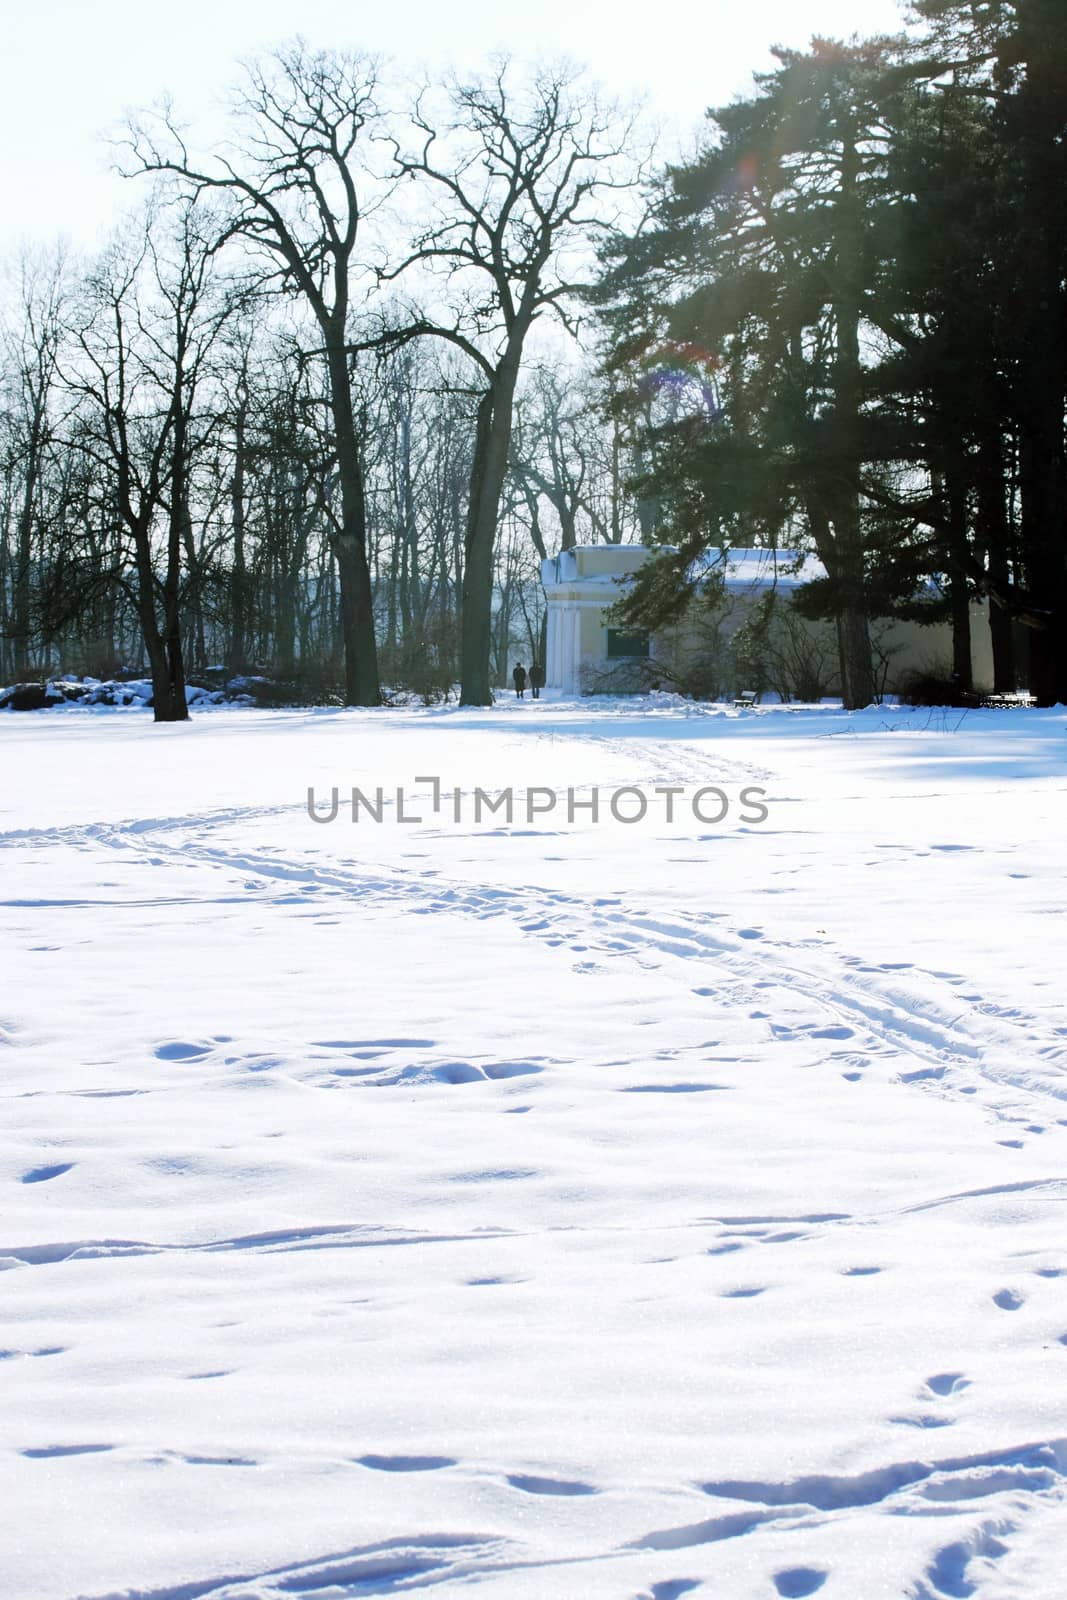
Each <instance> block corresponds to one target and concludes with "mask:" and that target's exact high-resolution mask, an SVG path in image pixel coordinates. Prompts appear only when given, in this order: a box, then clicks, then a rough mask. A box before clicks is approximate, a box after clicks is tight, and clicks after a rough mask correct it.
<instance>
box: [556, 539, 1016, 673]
mask: <svg viewBox="0 0 1067 1600" xmlns="http://www.w3.org/2000/svg"><path fill="white" fill-rule="evenodd" d="M651 554H652V551H651V550H650V549H649V548H648V547H647V546H646V545H639V544H598V545H578V546H577V547H576V548H574V549H572V550H564V551H562V552H561V553H560V554H559V555H558V556H554V557H551V558H550V559H549V560H547V561H543V562H542V563H541V582H542V584H543V586H544V591H545V597H546V601H547V607H548V617H547V645H546V651H545V674H546V687H547V688H549V689H555V690H556V691H558V692H559V693H561V694H565V695H572V694H581V693H582V692H583V691H588V690H589V689H590V687H593V686H596V684H597V680H598V678H604V677H607V678H610V675H611V672H612V670H613V669H614V668H616V667H619V666H621V665H623V664H624V663H626V662H630V663H631V664H637V663H640V662H641V661H648V662H652V663H654V662H655V661H656V660H657V658H659V659H663V660H664V661H665V662H666V660H667V658H668V656H669V655H670V654H671V653H672V652H675V651H676V650H677V647H678V644H679V640H680V637H684V636H685V634H686V628H685V625H684V624H683V625H682V626H681V627H680V628H674V629H672V630H669V631H668V632H664V633H663V634H658V633H656V634H652V635H651V636H649V635H645V634H638V633H634V632H632V631H628V630H626V629H622V628H619V627H617V626H615V625H613V624H611V623H610V622H609V621H608V618H607V612H608V611H609V609H610V607H611V606H612V605H613V604H614V603H615V601H616V600H618V599H619V598H620V595H621V593H623V592H624V591H625V587H626V584H627V580H628V579H629V578H631V577H632V576H633V574H634V573H635V572H637V571H638V569H639V568H640V567H641V566H643V564H644V563H645V561H646V560H647V559H648V557H649V556H650V555H651ZM707 564H708V568H709V570H711V569H713V568H715V569H718V568H720V566H721V558H720V552H718V551H714V550H712V551H709V552H708V557H707ZM824 575H825V574H824V569H823V567H822V564H821V563H820V562H819V561H817V560H815V559H814V558H812V557H806V558H803V559H800V558H798V557H797V555H796V554H795V553H794V552H791V551H782V550H778V551H775V550H757V549H752V550H732V551H731V552H730V554H729V559H728V561H727V562H726V564H725V568H724V569H723V570H722V577H723V582H724V586H725V590H726V597H727V603H728V608H727V615H726V619H725V632H726V634H727V636H729V635H730V634H732V633H734V632H736V630H737V629H738V628H739V627H740V626H741V625H742V623H743V621H744V619H745V615H746V612H747V610H748V607H749V606H750V605H751V604H752V603H753V602H754V601H756V600H758V599H760V598H762V597H763V596H765V595H766V594H767V593H768V592H769V591H770V590H772V589H773V590H775V591H776V592H777V593H779V594H780V595H781V596H783V597H786V598H791V597H792V595H793V593H794V592H795V591H796V590H797V589H798V588H799V587H800V586H801V585H802V584H804V583H808V582H810V581H811V580H812V579H813V578H818V577H822V576H824ZM797 623H798V625H799V627H800V628H802V629H806V630H809V631H810V634H811V637H812V639H813V640H814V639H815V637H816V635H817V633H818V631H819V630H820V629H821V630H822V633H823V637H825V632H826V624H820V623H808V622H805V621H802V620H801V619H800V618H799V616H798V618H797ZM972 624H973V625H972V629H971V633H972V657H973V670H974V682H975V687H976V688H987V687H989V686H990V685H991V684H992V680H993V667H992V653H991V647H990V643H989V629H988V626H987V624H986V615H985V607H984V605H981V604H978V603H976V604H975V606H974V608H973V616H972ZM877 635H878V647H879V650H880V651H882V652H883V653H884V654H885V656H886V659H887V661H888V662H889V667H888V669H887V670H888V676H887V680H886V688H887V689H888V690H889V691H890V692H893V691H894V689H895V687H896V684H897V683H898V681H899V680H900V679H901V678H902V677H903V675H904V674H905V673H907V672H910V671H915V670H920V669H921V670H926V669H929V668H931V667H933V666H934V665H935V664H940V665H942V666H945V665H946V664H947V663H950V662H951V659H952V632H951V628H950V626H949V624H948V623H947V622H939V623H933V624H931V625H929V626H925V627H923V626H920V625H919V624H918V623H912V622H902V621H898V620H897V619H892V620H889V619H886V620H884V621H882V622H880V623H878V624H877ZM689 644H690V648H693V644H692V641H689ZM649 677H654V672H650V673H649ZM746 687H748V686H747V685H742V684H738V685H737V688H738V689H739V690H740V689H743V688H746ZM828 692H831V693H832V692H833V689H832V688H831V689H830V690H829V691H828Z"/></svg>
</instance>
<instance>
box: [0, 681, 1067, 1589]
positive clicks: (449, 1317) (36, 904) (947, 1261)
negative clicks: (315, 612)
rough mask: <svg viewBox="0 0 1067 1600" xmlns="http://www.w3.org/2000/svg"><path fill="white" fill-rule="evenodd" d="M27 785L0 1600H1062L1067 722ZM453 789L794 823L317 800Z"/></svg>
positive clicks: (2, 1332)
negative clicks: (294, 1599)
mask: <svg viewBox="0 0 1067 1600" xmlns="http://www.w3.org/2000/svg"><path fill="white" fill-rule="evenodd" d="M0 763H2V775H3V782H2V786H0V843H2V845H3V850H2V853H0V872H2V877H0V903H2V906H0V929H2V964H0V1072H2V1078H0V1087H2V1093H3V1112H4V1115H3V1124H2V1128H0V1195H2V1205H0V1267H3V1268H6V1269H7V1270H6V1271H4V1273H3V1275H2V1277H0V1356H2V1358H3V1359H0V1523H2V1524H3V1527H2V1529H0V1593H2V1594H3V1595H4V1596H5V1597H8V1596H10V1597H14V1600H38V1597H41V1600H73V1597H75V1596H79V1597H82V1596H86V1597H92V1600H100V1597H104V1596H108V1597H118V1596H121V1597H123V1600H134V1597H137V1600H144V1597H148V1596H153V1597H155V1600H198V1597H202V1596H206V1597H213V1600H260V1597H261V1600H268V1597H269V1600H280V1597H282V1596H290V1595H300V1596H310V1597H311V1600H340V1597H348V1596H362V1595H393V1594H395V1595H400V1594H415V1595H421V1594H423V1593H424V1592H425V1593H426V1594H427V1595H434V1596H436V1595H441V1596H445V1595H448V1596H451V1595H456V1596H459V1595H467V1594H470V1595H471V1596H472V1597H474V1596H476V1597H478V1600H483V1597H484V1600H512V1597H514V1600H571V1597H574V1600H678V1597H681V1596H684V1595H692V1596H694V1597H697V1600H701V1597H704V1596H707V1597H709V1600H711V1597H715V1600H776V1597H778V1596H786V1597H789V1596H807V1595H812V1594H818V1595H819V1596H820V1600H890V1597H893V1600H897V1597H905V1596H908V1597H913V1600H940V1597H942V1596H944V1597H949V1600H954V1597H958V1596H970V1595H973V1596H975V1597H977V1600H1008V1597H1010V1600H1059V1597H1060V1596H1062V1595H1063V1593H1064V1592H1065V1591H1064V1587H1063V1583H1064V1580H1063V1573H1064V1570H1067V1505H1065V1500H1067V1495H1065V1483H1067V1226H1065V1224H1067V1008H1065V1005H1064V982H1065V971H1067V894H1065V884H1064V865H1065V859H1067V842H1065V841H1067V806H1065V793H1064V789H1065V784H1064V775H1065V769H1067V713H1065V712H1063V711H1060V712H1026V711H1021V710H1019V711H1011V712H1004V713H1000V712H974V713H971V714H969V715H968V716H966V717H963V718H961V714H960V713H950V714H944V713H937V712H934V713H930V712H926V711H905V710H896V709H892V710H890V709H886V710H881V711H870V712H866V713H863V714H861V715H857V716H853V717H846V716H844V715H843V714H841V713H840V712H834V711H832V710H822V711H815V710H812V711H784V710H779V711H768V712H766V713H761V712H744V713H741V714H736V715H735V714H733V713H729V714H727V713H724V712H718V713H710V714H709V713H707V712H704V711H701V710H700V709H698V708H693V707H689V708H687V707H685V706H683V705H682V704H681V703H676V702H671V701H669V700H666V699H665V700H662V701H659V702H648V703H647V706H646V707H644V708H642V707H640V706H639V705H637V704H636V703H635V702H626V703H620V704H615V705H612V704H610V703H608V704H605V705H594V704H591V703H589V702H585V703H577V704H569V705H565V706H564V705H555V704H553V703H552V702H550V701H547V700H542V701H541V702H540V703H534V704H531V703H526V704H525V705H521V706H519V705H516V704H514V703H513V702H512V703H510V704H507V705H503V706H501V707H498V708H495V709H493V710H491V711H486V712H459V711H456V710H442V711H410V712H405V711H396V710H386V711H381V712H367V713H359V712H346V713H341V712H329V711H320V712H306V713H300V712H289V713H286V712H276V713H260V712H254V711H248V710H233V711H216V712H207V713H205V714H203V715H201V716H199V717H197V719H196V720H195V721H194V722H193V723H191V724H190V725H188V726H186V727H179V728H157V727H154V726H153V725H152V724H151V722H150V721H149V719H148V716H147V714H146V713H144V712H134V711H130V712H110V713H108V712H100V713H93V712H88V711H84V710H77V709H71V710H69V711H53V712H46V713H41V714H37V715H26V716H21V717H20V716H15V715H11V714H7V715H5V716H4V718H3V721H2V723H0ZM429 776H437V777H439V778H440V780H441V783H442V785H443V786H444V787H445V788H446V789H451V788H452V787H454V786H456V785H458V786H459V787H460V788H461V790H463V791H464V794H465V796H467V797H469V796H470V795H471V794H472V792H473V789H474V788H475V786H482V787H484V788H487V789H490V790H498V789H501V788H504V787H507V786H513V787H514V788H515V789H516V790H517V791H520V792H521V791H522V790H524V789H526V788H527V787H529V786H531V785H537V786H541V787H546V788H548V789H552V790H555V791H559V792H560V793H561V795H562V793H563V791H565V790H566V788H567V787H568V786H574V787H576V788H577V787H587V786H589V785H599V786H600V788H601V790H602V791H603V792H604V793H605V794H606V793H607V792H609V791H610V790H612V789H613V788H615V787H618V786H621V785H638V786H642V787H643V788H644V789H645V791H646V792H647V793H649V794H651V792H652V789H653V788H654V786H656V785H665V784H676V785H680V786H683V787H684V789H685V790H686V793H687V794H690V793H692V792H693V791H695V790H696V789H697V788H699V787H700V786H701V785H705V784H718V785H720V786H721V787H722V788H724V789H725V790H726V791H727V793H728V794H729V795H730V796H731V797H734V796H736V795H737V793H738V791H739V789H740V788H741V787H743V786H745V785H746V784H752V785H758V786H760V787H763V788H765V789H766V790H767V794H768V797H769V798H768V802H767V803H768V805H769V810H770V815H769V817H768V819H767V821H766V822H765V823H762V824H754V825H745V824H743V823H741V822H740V821H739V820H738V818H737V816H736V815H735V814H731V815H730V816H729V817H728V818H727V819H726V820H725V821H724V822H723V823H722V824H720V825H717V826H703V825H701V824H700V823H699V822H697V821H695V820H694V818H693V817H692V815H691V813H690V814H689V815H688V816H686V815H684V814H682V815H680V816H676V821H675V822H674V824H672V825H670V826H668V825H667V824H666V821H665V818H664V816H663V814H662V811H661V810H659V809H657V807H659V806H660V804H661V802H660V801H659V800H657V801H656V803H655V806H653V807H651V808H650V812H649V815H648V817H647V818H646V819H645V821H644V822H642V823H640V824H635V825H633V826H626V825H622V824H620V823H617V822H615V821H613V820H611V819H610V818H609V819H608V820H607V821H602V822H601V823H600V824H599V825H596V826H594V825H592V823H591V822H590V820H589V818H588V816H587V815H586V814H583V813H578V814H577V816H576V820H575V821H574V822H573V823H568V821H567V819H566V815H565V813H564V812H563V810H562V809H557V811H556V812H555V813H553V814H551V815H546V816H543V817H535V818H534V819H533V821H532V822H531V823H530V824H529V825H527V823H526V821H525V818H524V817H523V816H522V815H521V812H520V813H519V814H517V815H516V818H515V821H514V824H513V826H512V827H511V828H508V827H507V826H506V825H504V824H503V823H499V824H498V823H493V822H486V821H485V820H484V819H483V821H482V822H481V823H480V824H479V825H477V826H475V825H474V824H473V822H472V821H471V820H470V819H469V818H467V819H466V820H464V821H462V822H461V823H460V824H458V825H457V824H455V823H454V822H452V821H451V820H450V818H449V816H448V814H447V813H445V812H442V813H441V814H440V815H439V816H437V817H433V816H432V815H430V816H429V817H426V816H424V820H423V821H422V822H421V823H414V824H411V823H409V824H402V823H400V822H398V821H397V819H396V814H395V806H387V807H386V809H385V813H384V815H385V820H384V821H383V822H382V823H381V824H380V825H378V824H375V823H373V822H371V821H369V820H368V819H367V818H366V816H364V817H363V818H362V820H361V821H360V822H359V823H358V824H355V825H353V823H352V822H351V821H348V820H345V819H344V816H343V815H342V816H341V817H339V818H338V820H337V821H336V822H334V823H332V824H330V825H323V824H316V823H314V822H312V821H311V820H310V818H309V817H308V814H307V809H306V793H307V789H308V787H309V785H315V786H316V789H317V794H318V795H319V797H320V798H323V797H326V796H328V793H329V789H330V787H331V786H332V785H335V784H336V785H339V786H340V787H341V789H342V790H344V789H346V788H350V787H351V785H352V784H353V783H355V784H358V785H360V786H361V787H363V788H364V789H366V790H373V789H374V787H375V786H377V785H379V784H381V785H383V786H385V787H386V788H387V789H388V788H389V787H393V788H394V789H395V787H396V786H397V785H401V786H402V787H404V788H405V790H406V791H407V793H408V794H409V795H410V796H412V797H416V798H417V797H418V796H420V795H421V796H423V797H425V795H426V794H427V792H428V786H427V783H426V781H425V780H426V779H427V777H429ZM416 778H422V779H423V781H422V782H421V783H417V782H416V781H415V779H416ZM408 804H409V809H411V810H412V811H417V810H418V807H417V806H416V804H415V800H414V799H412V800H410V801H409V802H408ZM520 804H521V802H520ZM561 807H562V802H561ZM423 809H424V810H425V807H424V808H423Z"/></svg>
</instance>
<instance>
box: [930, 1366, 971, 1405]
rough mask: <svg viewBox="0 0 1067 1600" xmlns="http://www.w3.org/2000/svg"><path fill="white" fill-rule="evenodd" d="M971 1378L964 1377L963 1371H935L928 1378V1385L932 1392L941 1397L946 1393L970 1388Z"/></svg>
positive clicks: (955, 1392) (957, 1392) (956, 1392)
mask: <svg viewBox="0 0 1067 1600" xmlns="http://www.w3.org/2000/svg"><path fill="white" fill-rule="evenodd" d="M970 1386H971V1384H970V1379H969V1378H966V1377H964V1375H963V1373H962V1372H935V1373H934V1376H933V1377H932V1378H927V1380H926V1387H927V1388H928V1389H929V1390H930V1393H931V1394H936V1395H937V1396H938V1397H939V1398H940V1399H944V1397H945V1396H946V1395H950V1394H959V1393H960V1392H961V1390H963V1389H969V1388H970Z"/></svg>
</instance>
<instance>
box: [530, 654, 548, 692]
mask: <svg viewBox="0 0 1067 1600" xmlns="http://www.w3.org/2000/svg"><path fill="white" fill-rule="evenodd" d="M544 686H545V669H544V667H543V666H542V665H541V663H540V661H534V662H532V663H531V664H530V691H531V693H532V695H533V698H534V699H535V700H540V698H541V690H542V689H543V688H544Z"/></svg>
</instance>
